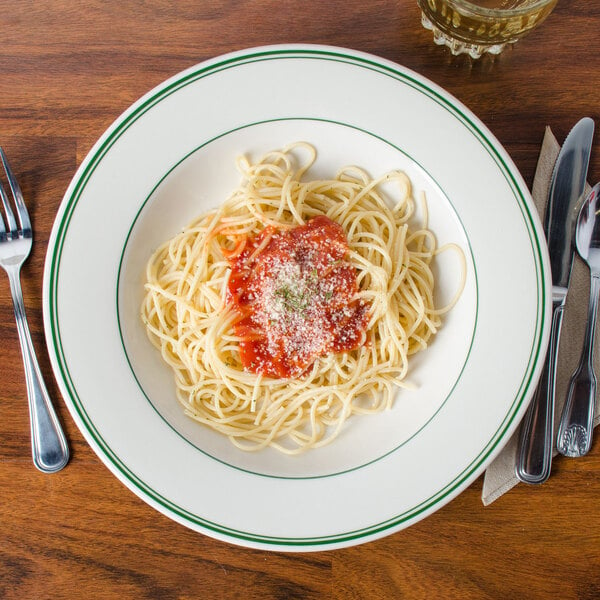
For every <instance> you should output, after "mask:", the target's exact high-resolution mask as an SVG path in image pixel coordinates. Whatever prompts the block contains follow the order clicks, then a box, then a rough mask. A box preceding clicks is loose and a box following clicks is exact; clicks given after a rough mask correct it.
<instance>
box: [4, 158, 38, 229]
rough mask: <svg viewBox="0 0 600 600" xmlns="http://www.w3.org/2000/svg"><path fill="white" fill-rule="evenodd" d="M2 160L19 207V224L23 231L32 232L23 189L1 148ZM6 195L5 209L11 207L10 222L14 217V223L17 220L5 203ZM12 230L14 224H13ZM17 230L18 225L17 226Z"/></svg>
mask: <svg viewBox="0 0 600 600" xmlns="http://www.w3.org/2000/svg"><path fill="white" fill-rule="evenodd" d="M0 160H1V161H2V165H3V166H4V171H5V172H6V177H7V178H8V185H9V186H10V191H11V192H12V195H13V198H14V200H15V205H16V206H17V214H18V215H19V222H20V224H21V229H22V230H29V231H31V222H30V220H29V213H28V212H27V207H26V206H25V201H24V200H23V194H22V192H21V188H20V187H19V183H18V182H17V178H16V177H15V176H14V175H13V172H12V170H11V168H10V165H9V164H8V160H7V158H6V154H4V150H2V146H0ZM5 197H6V194H3V198H2V203H3V204H4V205H5V207H9V208H8V210H7V215H9V211H10V216H8V219H9V222H10V219H11V217H12V221H13V222H14V220H15V218H14V215H13V214H12V211H11V210H10V205H9V204H8V202H5ZM11 228H12V223H11ZM15 229H16V224H15Z"/></svg>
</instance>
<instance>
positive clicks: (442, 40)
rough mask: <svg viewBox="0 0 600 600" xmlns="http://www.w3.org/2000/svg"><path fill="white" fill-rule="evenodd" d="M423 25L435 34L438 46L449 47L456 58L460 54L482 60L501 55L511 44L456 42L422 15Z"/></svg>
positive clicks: (434, 37) (434, 39) (434, 38)
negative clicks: (488, 56) (493, 55)
mask: <svg viewBox="0 0 600 600" xmlns="http://www.w3.org/2000/svg"><path fill="white" fill-rule="evenodd" d="M421 23H422V24H423V27H425V29H429V30H430V31H432V32H433V41H434V42H435V43H436V44H437V45H438V46H447V47H448V48H449V49H450V52H452V54H454V55H455V56H458V55H459V54H468V55H469V56H470V57H471V58H481V56H483V55H484V54H500V52H502V50H504V48H506V46H507V45H508V44H509V43H514V42H505V43H502V44H487V45H486V44H472V43H469V42H463V41H461V40H456V39H454V38H453V37H451V36H449V35H448V34H447V33H444V32H443V31H441V30H440V29H438V28H437V27H436V26H435V25H434V24H433V23H432V22H431V21H430V20H429V19H428V18H427V17H426V16H425V14H424V13H421Z"/></svg>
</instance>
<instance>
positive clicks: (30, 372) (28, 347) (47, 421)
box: [0, 148, 69, 473]
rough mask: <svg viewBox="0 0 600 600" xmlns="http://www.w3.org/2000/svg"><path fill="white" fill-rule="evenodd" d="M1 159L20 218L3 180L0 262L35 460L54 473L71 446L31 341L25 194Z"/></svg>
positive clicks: (29, 235)
mask: <svg viewBox="0 0 600 600" xmlns="http://www.w3.org/2000/svg"><path fill="white" fill-rule="evenodd" d="M0 160H1V161H2V165H3V166H4V171H5V173H6V178H7V179H8V185H9V187H10V190H11V193H12V197H13V200H14V204H15V207H16V209H17V218H18V220H19V224H18V225H17V221H16V220H15V216H14V213H13V211H12V208H11V204H10V201H9V198H8V196H7V194H6V192H5V190H4V187H3V186H2V183H1V182H0V197H1V201H2V205H3V207H4V219H3V218H2V216H1V215H0V266H2V267H3V269H4V270H5V271H6V273H7V275H8V280H9V282H10V291H11V294H12V299H13V304H14V309H15V318H16V320H17V330H18V332H19V341H20V343H21V352H22V354H23V363H24V365H25V379H26V382H27V396H28V398H29V415H30V421H31V443H32V454H33V462H34V464H35V466H36V467H37V468H38V469H39V470H40V471H44V472H45V473H53V472H55V471H59V470H60V469H62V468H63V467H64V466H65V465H66V464H67V462H68V460H69V448H68V446H67V441H66V438H65V435H64V433H63V431H62V429H61V426H60V423H59V422H58V418H57V416H56V413H55V412H54V408H53V406H52V402H51V401H50V396H49V395H48V391H47V390H46V386H45V384H44V380H43V378H42V374H41V372H40V368H39V365H38V362H37V359H36V356H35V351H34V349H33V344H32V342H31V335H30V333H29V326H28V325H27V318H26V317H25V305H24V303H23V292H22V291H21V281H20V272H21V266H22V264H23V263H24V262H25V260H26V259H27V257H28V256H29V253H30V251H31V245H32V243H33V237H32V231H31V223H30V221H29V214H28V213H27V208H26V207H25V202H24V201H23V194H22V193H21V189H20V188H19V184H18V183H17V180H16V179H15V177H14V175H13V173H12V171H11V169H10V167H9V165H8V161H7V160H6V155H5V154H4V151H3V150H2V148H0Z"/></svg>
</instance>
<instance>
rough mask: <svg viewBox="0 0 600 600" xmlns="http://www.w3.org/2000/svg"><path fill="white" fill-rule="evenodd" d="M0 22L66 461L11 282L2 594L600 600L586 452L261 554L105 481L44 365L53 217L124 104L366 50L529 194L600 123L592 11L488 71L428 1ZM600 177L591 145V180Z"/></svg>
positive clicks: (67, 7)
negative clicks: (565, 142)
mask: <svg viewBox="0 0 600 600" xmlns="http://www.w3.org/2000/svg"><path fill="white" fill-rule="evenodd" d="M0 26H1V31H2V43H1V44H0V143H1V144H2V146H3V147H4V149H5V151H6V152H7V154H8V156H9V157H10V161H11V164H12V166H13V169H14V171H15V172H16V174H17V175H18V178H19V180H20V183H21V186H22V188H23V192H24V194H25V197H26V199H27V203H28V205H29V208H30V210H31V214H32V220H33V224H34V229H35V244H34V248H33V252H32V254H31V257H30V259H29V260H28V262H27V263H26V265H25V267H24V269H23V274H22V275H23V276H22V280H23V289H24V293H25V303H26V306H27V311H28V318H29V323H30V326H31V329H32V335H33V341H34V344H35V346H36V348H37V350H38V353H39V356H40V361H41V366H42V370H43V372H44V374H45V376H46V378H47V382H48V385H49V388H50V391H51V393H52V395H53V397H54V398H56V400H57V401H56V405H57V409H58V412H59V414H60V417H61V420H62V422H63V423H64V425H65V428H66V432H67V435H68V438H69V441H70V444H71V447H72V459H71V462H70V463H69V465H68V467H67V468H66V469H64V470H63V471H61V472H60V473H58V474H55V475H43V474H41V473H39V472H37V471H36V470H35V469H34V467H33V465H32V463H31V456H30V443H29V422H28V416H27V408H26V397H25V384H24V378H23V371H22V364H21V357H20V353H19V348H18V340H17V335H16V329H15V326H14V322H13V313H12V305H11V301H10V294H9V290H8V284H7V283H3V284H1V285H0V339H1V340H2V341H1V345H2V348H1V355H0V356H1V358H0V381H2V386H0V485H1V489H2V502H1V503H0V573H1V575H0V597H1V598H3V599H7V600H17V599H18V600H23V599H25V600H29V599H31V600H37V599H46V598H48V599H61V598H69V599H76V598H86V599H87V598H94V599H96V598H124V599H129V598H132V599H148V600H162V599H171V598H173V599H175V598H177V599H180V600H184V599H185V600H187V599H195V598H211V599H212V598H214V599H220V598H240V599H241V598H244V599H250V600H253V599H259V598H260V599H298V600H300V599H303V600H304V599H312V598H315V599H316V598H331V599H335V600H347V599H365V598H373V599H389V598H443V599H452V598H461V599H490V600H492V599H494V600H495V599H499V598H519V599H532V600H533V599H540V600H541V599H547V598H551V597H557V598H561V599H564V600H592V599H596V598H599V597H600V443H598V442H596V443H595V444H594V447H593V449H592V451H591V453H590V455H588V456H587V457H585V458H582V459H579V460H567V459H563V458H559V459H557V460H556V461H555V463H554V471H553V476H552V478H551V479H550V480H549V481H548V483H546V484H544V485H543V486H540V487H536V488H531V487H525V486H522V485H521V486H518V487H517V488H515V489H514V490H512V491H511V492H510V493H508V494H507V495H505V496H503V497H502V498H500V499H499V500H498V501H497V502H496V503H494V504H492V505H491V506H489V507H487V508H484V507H483V506H482V504H481V499H480V494H481V480H478V481H476V482H475V483H474V484H473V485H472V486H471V487H470V488H469V489H467V490H466V491H465V492H464V493H462V494H461V495H460V496H459V497H457V498H456V499H454V500H453V501H452V502H451V503H449V504H448V505H447V506H445V507H443V508H442V509H441V510H439V511H438V512H436V513H435V514H434V515H432V516H431V517H429V518H427V519H426V520H424V521H422V522H420V523H418V524H416V525H414V526H413V527H411V528H409V529H407V530H405V531H402V532H399V533H397V534H394V535H391V536H389V537H386V538H384V539H381V540H378V541H374V542H371V543H368V544H366V545H362V546H358V547H355V548H348V549H344V550H335V551H329V552H317V553H298V554H285V553H278V552H262V551H258V550H249V549H245V548H241V547H237V546H233V545H231V544H228V543H224V542H219V541H215V540H213V539H211V538H208V537H206V536H203V535H200V534H197V533H194V532H192V531H189V530H187V529H186V528H184V527H182V526H180V525H178V524H176V523H174V522H172V521H171V520H169V519H168V518H166V517H164V516H163V515H161V514H159V513H157V512H156V511H154V510H153V509H151V508H150V507H149V506H147V505H146V504H144V503H143V502H142V501H141V500H139V499H138V498H137V497H136V496H135V495H133V494H132V493H131V492H130V491H129V490H127V489H126V488H125V487H124V486H123V485H122V484H121V483H120V482H119V481H118V480H117V479H115V478H114V477H113V476H112V475H111V474H110V472H109V471H108V470H107V469H106V467H104V466H103V464H102V463H101V462H100V460H99V459H98V458H97V457H96V456H95V454H94V453H93V452H92V450H91V449H90V447H89V446H88V445H87V443H86V442H85V440H84V439H83V437H82V436H81V434H80V432H79V431H78V429H77V428H76V426H75V424H74V423H73V421H72V420H71V418H70V416H69V414H68V411H67V409H66V407H65V405H64V403H63V402H61V401H60V398H59V393H58V388H57V386H56V384H55V382H54V380H53V377H52V373H51V369H50V365H49V360H48V357H47V354H46V349H45V341H44V334H43V321H42V297H41V290H42V277H43V265H44V259H45V253H46V249H47V246H48V240H49V236H50V230H51V227H52V223H53V219H54V216H55V214H56V211H57V209H58V206H59V204H60V201H61V199H62V196H63V194H64V192H65V190H66V188H67V186H68V183H69V181H70V179H71V177H72V176H73V174H74V173H75V170H76V168H77V166H78V165H79V164H80V163H81V161H82V160H83V158H84V157H85V155H86V153H87V152H88V150H89V149H90V148H91V146H92V144H93V143H94V142H95V140H96V139H97V138H98V137H99V136H100V135H101V134H102V132H103V131H104V130H105V129H106V128H107V127H108V126H109V125H110V124H111V122H112V121H113V120H114V119H115V118H117V117H118V115H119V114H120V113H121V112H122V111H123V110H125V109H126V108H127V107H128V106H129V105H130V104H131V103H132V102H134V101H135V100H136V99H137V98H138V97H139V96H141V95H142V94H144V93H145V92H147V91H148V90H150V89H151V88H152V87H154V86H155V85H157V84H159V83H160V82H161V81H163V80H164V79H166V78H167V77H169V76H171V75H173V74H175V73H177V72H179V71H180V70H182V69H185V68H187V67H189V66H191V65H194V64H195V63H197V62H199V61H201V60H203V59H206V58H209V57H213V56H216V55H218V54H221V53H223V52H228V51H232V50H237V49H241V48H245V47H250V46H257V45H262V44H273V43H287V42H307V43H320V44H333V45H339V46H346V47H350V48H354V49H358V50H363V51H367V52H372V53H375V54H377V55H380V56H382V57H384V58H388V59H391V60H394V61H397V62H399V63H401V64H403V65H405V66H407V67H409V68H412V69H414V70H415V71H417V72H419V73H421V74H423V75H425V76H426V77H428V78H430V79H431V80H433V81H434V82H436V83H438V84H439V85H441V86H443V87H444V88H445V89H447V90H448V91H449V92H451V93H452V94H454V95H455V96H456V97H457V98H458V99H459V100H461V101H462V102H464V103H465V104H466V105H467V106H468V107H469V108H471V109H472V110H473V111H474V112H475V113H476V114H477V115H478V116H479V117H480V118H481V119H482V120H483V121H484V123H485V124H486V125H487V126H488V127H489V128H490V129H491V131H492V132H493V133H494V134H495V135H496V136H497V137H498V139H499V140H500V141H501V143H502V144H503V145H504V146H505V148H506V149H507V151H508V152H509V154H510V155H511V157H512V158H513V160H514V161H515V163H516V165H517V167H518V168H519V169H520V171H521V173H522V174H523V177H524V178H525V181H526V182H527V183H528V184H531V183H532V180H533V173H534V171H535V165H536V161H537V155H538V151H539V147H540V143H541V140H542V136H543V133H544V127H545V126H546V125H547V124H549V125H551V126H552V128H553V131H554V132H555V134H556V136H557V138H558V139H559V140H561V141H562V139H563V138H564V136H565V135H566V133H567V132H568V130H569V129H570V127H571V126H572V125H573V124H574V123H575V122H576V121H577V120H578V119H579V117H581V116H583V115H589V116H591V117H593V118H594V119H595V121H596V123H597V124H600V102H599V101H598V97H599V96H598V82H599V81H600V58H599V55H598V51H597V48H598V44H597V39H598V32H599V31H600V5H599V4H598V3H596V2H589V1H588V0H561V2H559V4H558V6H557V8H556V10H555V12H554V13H553V14H552V16H551V17H550V18H549V19H548V21H547V22H546V23H544V24H543V26H542V27H541V28H540V29H538V30H537V31H534V32H533V33H531V34H530V36H529V37H527V38H525V39H523V40H522V41H521V42H519V43H518V44H517V45H516V46H515V47H514V48H512V49H509V51H507V52H506V53H505V54H503V55H501V56H500V57H499V58H498V59H497V60H494V61H492V60H488V59H484V60H482V61H479V62H476V63H473V62H471V61H469V60H467V59H464V58H460V57H459V58H453V57H451V56H450V55H449V54H448V53H447V52H446V51H445V50H444V49H442V48H439V47H437V46H435V45H434V44H433V43H432V42H431V39H430V34H429V32H427V31H425V30H424V29H422V28H421V26H420V23H419V12H418V8H417V6H416V3H415V2H414V0H395V1H384V0H373V1H371V2H363V1H359V0H344V1H343V2H342V1H340V0H330V1H329V2H321V1H319V0H308V1H305V2H297V1H291V0H278V1H275V0H246V1H233V0H221V1H217V0H205V1H203V2H193V1H191V0H182V1H179V2H168V1H166V0H165V1H160V0H154V1H152V0H147V1H143V0H137V1H131V2H122V1H120V2H117V1H114V0H105V1H100V0H97V1H96V0H94V1H89V0H88V1H82V2H77V3H73V2H70V1H67V0H47V1H45V2H34V1H32V0H23V1H17V0H8V1H6V2H4V3H3V5H2V7H1V12H0ZM440 135H443V132H440ZM596 139H598V137H596ZM598 179H600V145H599V144H598V142H596V144H595V147H594V153H593V155H592V160H591V164H590V180H593V181H596V180H598ZM482 193H484V192H482ZM441 460H443V459H441Z"/></svg>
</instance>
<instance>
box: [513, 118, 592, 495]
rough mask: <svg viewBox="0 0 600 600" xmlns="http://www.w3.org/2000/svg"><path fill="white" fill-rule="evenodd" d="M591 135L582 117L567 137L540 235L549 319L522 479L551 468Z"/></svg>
mask: <svg viewBox="0 0 600 600" xmlns="http://www.w3.org/2000/svg"><path fill="white" fill-rule="evenodd" d="M593 135H594V121H593V120H592V119H590V118H588V117H585V118H583V119H581V120H580V121H579V122H578V123H577V124H576V125H575V126H574V127H573V129H572V130H571V131H570V132H569V135H568V136H567V137H566V139H565V142H564V144H563V146H562V148H561V150H560V152H559V154H558V157H557V159H556V163H555V165H554V170H553V172H552V177H551V180H550V189H549V192H548V203H547V208H546V215H545V220H544V233H545V234H546V242H547V244H548V253H549V255H550V269H551V273H552V320H551V330H550V341H549V345H548V349H547V351H546V359H545V362H544V367H543V370H542V374H541V376H540V380H539V383H538V387H537V389H536V392H535V394H534V396H533V399H532V401H531V404H530V406H529V409H528V410H527V413H526V415H525V419H524V420H523V423H522V425H521V431H520V438H519V446H518V450H517V461H516V464H515V473H516V475H517V477H518V479H520V480H521V481H523V482H525V483H532V484H540V483H543V482H544V481H546V480H547V479H548V477H549V476H550V471H551V469H552V450H553V439H552V438H553V433H554V393H555V388H556V359H557V356H558V348H559V341H560V329H561V325H562V317H563V311H564V306H565V301H566V298H567V292H568V289H569V280H570V278H571V267H572V266H573V256H574V250H575V247H574V236H575V223H576V220H577V213H578V211H579V207H580V205H581V201H582V199H583V193H584V189H585V183H586V178H587V170H588V165H589V161H590V153H591V148H592V137H593Z"/></svg>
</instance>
